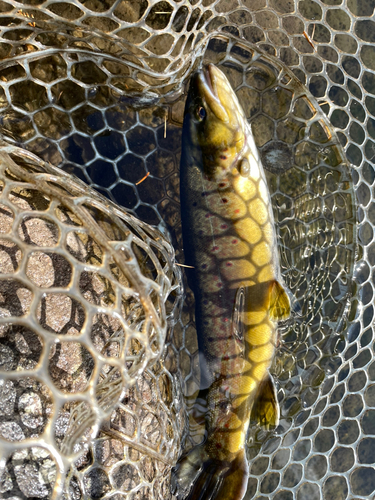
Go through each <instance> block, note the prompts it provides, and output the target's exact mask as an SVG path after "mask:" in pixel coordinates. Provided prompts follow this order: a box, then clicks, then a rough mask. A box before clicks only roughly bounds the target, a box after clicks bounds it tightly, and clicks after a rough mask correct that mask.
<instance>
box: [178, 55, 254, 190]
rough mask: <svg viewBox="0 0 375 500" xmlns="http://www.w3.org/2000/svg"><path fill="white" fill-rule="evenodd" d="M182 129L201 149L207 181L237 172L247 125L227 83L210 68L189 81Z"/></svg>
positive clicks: (211, 66)
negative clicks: (187, 132)
mask: <svg viewBox="0 0 375 500" xmlns="http://www.w3.org/2000/svg"><path fill="white" fill-rule="evenodd" d="M184 127H186V128H187V129H188V131H189V135H190V140H191V142H192V143H193V145H194V146H195V147H198V148H199V149H200V152H201V157H202V168H203V172H204V174H205V175H206V177H207V178H208V179H209V180H213V181H218V180H220V179H223V178H224V177H225V176H227V175H228V174H229V173H230V172H232V171H233V169H235V168H236V164H237V163H238V161H239V159H240V157H241V155H242V153H243V151H244V147H245V141H246V130H247V121H246V117H245V116H244V113H243V111H242V108H241V106H240V104H239V102H238V99H237V97H236V94H235V93H234V90H233V89H232V87H231V85H230V83H229V81H228V79H227V78H226V76H225V75H224V73H223V72H222V71H221V70H220V69H218V68H217V67H216V66H214V65H213V64H208V65H207V66H204V67H203V68H201V69H199V70H198V71H197V72H196V73H195V74H194V75H193V77H192V79H191V82H190V88H189V94H188V99H187V103H186V107H185V121H184Z"/></svg>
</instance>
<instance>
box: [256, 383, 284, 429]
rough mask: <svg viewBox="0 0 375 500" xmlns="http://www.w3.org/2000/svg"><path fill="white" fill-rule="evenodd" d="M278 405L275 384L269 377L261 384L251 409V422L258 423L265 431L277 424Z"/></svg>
mask: <svg viewBox="0 0 375 500" xmlns="http://www.w3.org/2000/svg"><path fill="white" fill-rule="evenodd" d="M279 414H280V410H279V403H278V401H277V394H276V388H275V384H274V382H273V379H272V377H271V375H268V377H267V378H266V379H265V380H264V382H262V384H261V385H260V387H259V390H258V393H257V396H256V398H255V401H254V404H253V407H252V409H251V420H254V421H256V422H258V423H259V424H260V425H262V426H263V427H265V428H266V429H267V430H268V429H269V428H270V427H277V425H278V424H279Z"/></svg>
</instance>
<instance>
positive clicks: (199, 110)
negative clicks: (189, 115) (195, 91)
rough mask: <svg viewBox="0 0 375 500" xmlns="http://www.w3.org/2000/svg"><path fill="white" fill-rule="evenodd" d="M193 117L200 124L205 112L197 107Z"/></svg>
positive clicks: (202, 108)
mask: <svg viewBox="0 0 375 500" xmlns="http://www.w3.org/2000/svg"><path fill="white" fill-rule="evenodd" d="M195 116H196V117H197V119H198V120H199V121H200V122H201V121H203V120H204V119H205V118H206V110H205V109H204V107H203V106H197V107H196V108H195Z"/></svg>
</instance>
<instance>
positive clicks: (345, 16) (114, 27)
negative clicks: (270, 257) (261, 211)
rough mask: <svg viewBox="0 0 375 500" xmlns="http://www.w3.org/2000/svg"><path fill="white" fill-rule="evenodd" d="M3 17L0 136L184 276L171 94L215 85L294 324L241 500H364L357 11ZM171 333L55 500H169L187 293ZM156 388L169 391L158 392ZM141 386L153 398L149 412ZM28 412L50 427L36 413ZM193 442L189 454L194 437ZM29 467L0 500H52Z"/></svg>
mask: <svg viewBox="0 0 375 500" xmlns="http://www.w3.org/2000/svg"><path fill="white" fill-rule="evenodd" d="M0 10H1V13H2V14H1V26H2V28H1V40H0V42H1V45H0V50H1V58H2V60H1V63H0V84H1V89H2V91H1V94H0V105H1V108H2V115H1V130H2V132H3V134H4V137H6V138H7V140H8V141H14V142H16V143H19V144H22V146H23V147H25V148H26V149H28V150H30V151H32V152H34V153H36V154H38V155H39V156H41V157H42V158H43V159H45V160H49V161H51V163H53V164H54V165H56V166H59V167H61V168H62V169H63V170H65V171H68V172H72V173H75V174H76V175H78V176H79V177H80V178H81V179H82V180H84V181H85V182H87V183H88V184H91V185H93V186H95V187H96V188H97V189H99V190H100V191H101V192H102V193H104V194H105V195H106V196H108V197H109V198H111V199H112V200H113V201H116V202H118V203H119V204H120V205H123V206H124V207H126V208H127V209H128V210H131V211H133V212H134V213H135V214H136V215H138V217H139V218H141V219H142V220H145V221H147V222H149V223H151V224H154V225H158V224H160V225H163V224H165V225H166V226H167V227H168V229H169V230H170V232H171V234H172V238H173V244H174V247H175V249H176V254H177V256H178V257H179V258H180V259H181V261H182V256H181V248H182V245H181V230H180V219H179V194H178V164H179V155H180V141H181V125H182V115H183V106H184V98H185V97H184V87H183V86H182V87H181V83H182V82H183V81H187V80H188V77H189V74H190V73H191V71H192V70H193V69H194V67H196V66H197V65H198V64H199V63H200V62H201V60H202V58H203V57H205V59H206V60H209V61H211V62H215V63H217V64H219V65H220V67H221V69H222V70H224V71H225V72H226V74H227V76H228V78H229V79H230V81H231V83H232V85H233V87H234V88H235V89H236V92H237V95H238V96H239V98H240V101H241V103H242V104H243V106H244V109H245V111H246V113H247V116H248V117H249V119H250V120H251V121H252V123H253V130H254V134H255V138H256V142H257V145H258V147H259V148H260V151H261V154H262V158H263V160H264V162H265V166H266V169H267V172H268V174H267V175H268V180H269V187H270V190H271V193H272V199H273V203H274V209H275V218H276V221H277V223H278V230H279V236H280V253H281V258H282V264H283V272H284V276H285V279H286V281H287V282H288V284H289V286H290V288H291V289H292V292H293V294H294V295H295V296H296V297H297V298H298V301H299V305H300V307H301V311H302V312H301V315H298V314H295V315H294V316H293V320H292V321H291V322H289V323H287V324H285V325H281V333H282V337H283V341H284V342H283V345H284V346H285V347H287V349H284V350H283V349H281V351H282V352H281V355H280V357H278V359H277V360H276V362H275V366H274V372H275V373H276V375H277V377H276V378H277V380H278V384H279V397H280V402H281V405H282V419H281V426H280V428H279V429H278V430H277V432H276V433H275V434H264V433H262V432H259V430H258V429H255V430H254V432H253V433H252V434H251V440H250V442H249V458H250V459H251V464H250V472H251V474H250V479H249V487H248V493H247V496H246V498H247V499H250V498H255V497H256V498H258V499H265V498H272V499H275V500H292V499H297V500H303V499H305V498H309V500H320V499H325V500H326V499H327V500H328V499H329V500H331V499H332V500H344V499H346V498H351V499H354V497H355V498H356V499H357V498H363V499H367V498H369V497H371V495H373V493H374V491H375V473H374V470H373V467H372V464H373V462H374V461H375V456H374V454H373V451H372V450H373V444H374V437H373V436H374V434H375V426H374V418H375V410H374V408H375V398H374V380H375V369H374V367H375V365H374V364H373V363H372V356H373V348H372V344H373V327H372V325H373V315H374V310H373V305H372V302H373V293H374V290H373V273H374V266H375V257H374V256H375V242H374V232H373V227H374V224H375V212H374V209H373V198H374V196H373V192H372V191H373V184H374V181H375V174H374V169H373V163H374V158H375V73H374V72H375V63H374V61H375V48H374V47H373V43H374V42H375V39H374V32H375V22H374V20H373V13H374V4H373V2H372V1H370V0H326V1H324V2H323V1H318V0H317V1H314V0H300V1H298V0H293V1H289V0H220V1H213V2H211V1H209V0H207V1H205V0H198V1H180V2H177V1H175V2H172V1H162V2H156V1H151V0H149V1H146V0H145V1H144V2H140V1H135V0H134V1H131V0H122V1H119V0H114V1H108V2H103V1H97V2H96V1H91V0H90V1H82V2H78V1H70V2H62V1H58V2H56V1H55V0H49V1H45V2H43V1H38V0H35V1H34V0H33V1H24V2H14V1H9V2H1V3H0ZM217 32H221V35H220V36H217V34H215V33H217ZM238 36H241V37H242V41H241V42H240V43H237V42H236V41H235V39H234V38H233V37H238ZM251 44H253V45H251ZM286 67H287V68H288V69H289V70H287V69H286ZM301 84H302V85H301ZM306 89H308V90H306ZM160 96H164V97H160ZM159 97H160V98H159ZM314 98H315V99H314ZM334 127H335V128H336V132H337V135H335V133H334V131H333V130H334ZM339 143H340V144H341V146H340V144H339ZM341 148H342V149H341ZM343 151H344V152H343ZM345 155H346V158H347V159H348V160H349V162H351V163H353V164H354V167H351V166H350V165H349V164H348V162H347V161H346V160H345ZM275 158H276V162H275ZM147 174H149V175H148V177H146V178H145V176H146V175H147ZM140 181H142V182H140ZM355 197H357V203H358V205H359V209H358V210H357V209H356V208H355V203H354V199H355ZM356 219H357V223H356ZM356 228H357V235H358V246H357V250H356V237H355V235H356V231H355V229H356ZM356 252H357V263H356V265H355V268H354V261H355V254H356ZM42 253H43V252H42ZM12 255H13V254H12ZM43 258H44V259H46V258H45V257H43ZM46 260H48V259H46ZM13 261H14V262H17V257H16V256H15V257H14V259H13ZM13 261H12V262H13ZM41 265H43V264H41ZM2 293H3V292H2ZM24 300H25V299H24ZM345 318H347V319H345ZM176 321H177V322H176V325H175V327H174V330H173V334H171V336H170V338H169V341H168V343H167V346H166V349H165V352H164V356H163V358H162V361H161V362H160V364H158V363H157V364H156V365H154V367H153V369H152V370H149V371H146V372H145V374H144V377H143V378H140V379H139V381H138V382H137V384H136V385H135V386H134V389H131V390H130V391H132V392H129V394H128V395H123V397H122V402H121V405H123V406H120V407H119V409H118V410H116V411H115V412H114V413H113V415H112V418H111V419H109V420H107V421H106V423H105V424H104V426H103V427H102V430H101V433H100V434H99V436H98V438H97V439H96V440H95V442H94V444H93V446H91V448H90V449H89V450H88V451H87V452H86V453H85V455H84V456H83V457H82V458H81V459H80V461H78V462H76V463H75V465H74V467H71V469H70V476H69V478H70V490H69V491H70V497H71V498H75V499H78V498H103V497H106V498H109V497H112V498H116V500H119V499H120V498H124V497H125V498H131V499H132V500H133V499H136V498H137V499H138V498H147V499H148V498H150V499H151V498H154V499H156V498H160V499H166V498H168V497H169V488H168V473H169V468H170V465H171V462H169V461H168V460H169V459H167V458H166V457H167V456H168V457H174V458H175V457H177V456H178V454H179V452H180V449H178V447H179V444H178V443H179V439H180V437H181V436H182V435H183V429H184V423H183V419H184V409H183V406H181V402H180V403H178V401H179V393H178V387H179V385H178V373H179V372H181V375H182V389H183V392H184V394H185V395H186V396H187V397H188V398H189V401H190V399H191V398H192V397H193V396H194V394H195V392H196V389H197V387H198V383H199V369H198V358H197V342H196V338H195V330H194V315H193V300H192V295H191V293H190V292H189V291H188V292H187V298H186V300H185V304H184V308H183V310H182V312H181V315H180V316H179V318H176ZM31 340H32V339H30V341H31ZM21 348H22V347H21ZM25 349H26V348H25ZM36 352H37V351H36ZM34 355H35V353H34ZM52 359H53V358H52ZM88 366H89V364H88ZM160 370H161V371H160ZM161 374H163V376H162V378H161V379H162V380H164V379H165V380H168V382H167V381H165V387H166V389H165V391H164V392H160V385H161V382H160V380H161V379H160V377H161ZM163 384H164V382H163ZM163 384H162V387H164V385H163ZM144 387H150V390H149V392H148V394H149V396H148V397H149V400H146V401H144V398H145V395H144V394H145V392H144V391H145V389H144ZM174 391H175V392H174ZM8 393H9V397H5V396H4V398H3V399H4V404H3V406H4V409H3V407H1V408H2V410H1V412H2V414H1V415H0V419H1V422H3V421H8V422H10V421H11V422H16V423H17V422H19V419H20V418H21V417H18V416H17V417H14V418H13V419H12V418H8V417H4V415H9V413H8V414H7V413H6V412H7V411H10V410H8V408H12V409H13V408H14V400H15V397H16V396H15V395H14V394H15V393H14V392H13V393H12V392H11V391H8ZM8 393H7V392H5V393H4V394H8ZM163 394H164V395H163ZM175 394H177V396H178V397H175ZM171 395H173V397H172V399H168V398H171ZM43 397H45V400H43V401H45V402H44V404H45V406H46V408H49V406H48V405H49V404H50V403H49V399H48V394H46V395H45V396H43ZM12 398H13V399H12ZM163 398H164V399H163ZM24 399H25V398H24ZM24 399H22V400H21V406H20V405H19V404H18V409H19V413H20V415H23V414H24V413H25V412H24V410H23V409H22V408H24V407H27V404H28V403H27V401H28V400H26V403H24V402H23V401H24ZM172 400H173V404H172V403H171V401H172ZM5 401H6V402H5ZM17 401H18V400H17ZM163 401H167V403H163ZM51 404H52V403H51ZM7 405H8V406H7ZM22 405H23V406H22ZM25 405H26V406H25ZM165 405H166V406H165ZM169 408H172V409H173V412H172V413H171V414H169V413H168V412H166V409H169ZM120 410H121V411H123V412H124V414H125V416H122V414H121V411H120ZM67 411H70V410H69V409H68V410H67ZM165 412H166V413H165ZM129 415H130V416H129ZM145 415H147V417H146V416H145ZM165 415H167V417H169V418H170V419H171V421H172V422H174V423H173V425H175V427H174V428H175V431H174V432H175V434H174V436H175V438H174V439H176V440H175V441H173V443H176V446H175V448H173V450H174V452H173V453H172V452H171V453H170V454H169V455H168V453H169V452H168V453H164V451H163V450H162V449H161V448H158V444H155V443H156V442H155V443H154V444H153V445H152V446H151V444H152V443H153V441H152V435H153V429H160V430H159V432H160V433H162V432H166V433H167V437H168V436H169V434H168V432H167V429H168V428H169V427H168V424H167V423H166V421H165V420H163V419H164V418H165ZM153 417H155V418H156V419H157V421H158V422H159V424H157V423H156V421H153ZM17 419H18V420H17ZM142 422H145V423H144V424H142ZM158 425H159V427H158ZM63 428H64V427H62V429H63ZM192 430H194V433H193V434H194V435H193V437H195V438H196V439H197V438H199V429H195V428H194V427H192ZM7 432H8V433H11V432H12V429H11V428H9V429H8V430H7ZM195 433H196V434H195ZM155 435H157V436H159V434H158V432H156V434H155ZM160 435H161V434H160ZM177 435H178V436H177ZM35 439H36V438H35ZM158 439H159V437H158ZM162 439H164V437H163V438H160V440H159V441H157V443H161V442H162ZM165 439H166V437H165ZM131 442H134V443H136V446H134V447H132V446H131ZM150 443H151V444H150ZM170 443H172V441H170ZM170 449H172V448H170ZM32 450H33V451H32ZM32 450H31V449H28V450H27V451H24V452H21V451H20V452H17V453H20V455H17V456H16V457H15V458H13V462H12V461H11V460H9V461H8V465H7V469H6V472H5V473H4V476H3V481H2V483H1V486H0V488H1V490H0V491H1V493H2V494H3V496H6V497H9V498H10V497H16V498H29V497H38V498H48V497H49V496H50V494H51V489H52V486H51V485H52V484H53V482H54V475H53V474H52V473H49V472H48V471H49V470H51V467H49V466H48V460H50V457H47V456H45V455H43V453H45V452H44V451H43V452H41V451H40V448H38V449H35V448H33V449H32ZM98 450H99V451H98ZM103 450H104V451H103ZM134 450H136V451H134ZM150 450H151V451H150ZM21 453H23V455H22V454H21ZM155 453H157V455H155ZM163 453H164V455H163ZM160 457H164V458H163V460H164V461H163V460H161V459H160ZM174 458H173V459H174ZM173 459H172V458H171V460H172V461H173ZM46 464H47V465H46ZM151 464H152V465H151ZM152 471H153V472H152ZM23 478H26V479H23ZM119 478H121V479H119ZM159 478H162V480H160V479H159ZM122 479H124V481H123V482H121V481H122ZM25 485H26V486H25ZM27 485H32V486H29V489H27Z"/></svg>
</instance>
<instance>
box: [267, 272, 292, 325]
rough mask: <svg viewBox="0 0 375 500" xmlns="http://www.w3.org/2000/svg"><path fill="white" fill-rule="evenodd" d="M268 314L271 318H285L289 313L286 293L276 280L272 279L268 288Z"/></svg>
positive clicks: (288, 301)
mask: <svg viewBox="0 0 375 500" xmlns="http://www.w3.org/2000/svg"><path fill="white" fill-rule="evenodd" d="M269 314H270V318H271V319H273V320H280V319H286V318H288V317H289V315H290V300H289V297H288V294H287V293H286V291H285V290H284V288H283V287H282V286H281V285H280V283H279V282H278V281H273V282H272V284H271V285H270V290H269Z"/></svg>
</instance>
